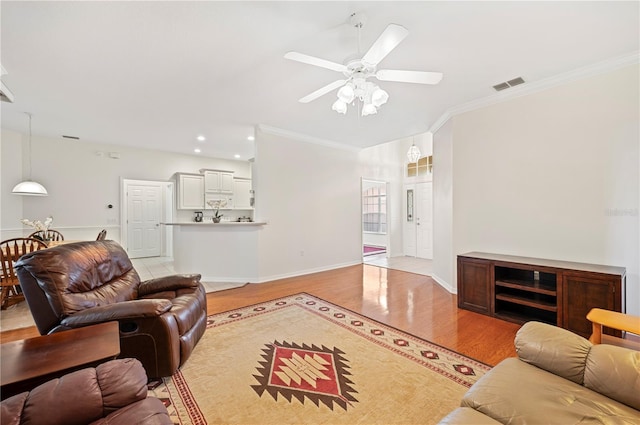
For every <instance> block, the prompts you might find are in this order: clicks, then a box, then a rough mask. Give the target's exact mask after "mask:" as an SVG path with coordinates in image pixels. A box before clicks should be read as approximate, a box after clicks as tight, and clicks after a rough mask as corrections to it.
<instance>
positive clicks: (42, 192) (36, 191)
mask: <svg viewBox="0 0 640 425" xmlns="http://www.w3.org/2000/svg"><path fill="white" fill-rule="evenodd" d="M11 193H14V194H16V195H26V196H47V195H49V193H47V189H45V188H44V186H43V185H41V184H40V183H38V182H34V181H31V180H26V181H23V182H20V183H18V184H17V185H15V187H14V188H13V190H12V191H11Z"/></svg>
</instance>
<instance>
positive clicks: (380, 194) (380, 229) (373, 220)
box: [361, 179, 389, 258]
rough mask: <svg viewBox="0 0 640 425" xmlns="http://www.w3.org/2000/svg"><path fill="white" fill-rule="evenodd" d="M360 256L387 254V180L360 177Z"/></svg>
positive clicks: (386, 255) (385, 255)
mask: <svg viewBox="0 0 640 425" xmlns="http://www.w3.org/2000/svg"><path fill="white" fill-rule="evenodd" d="M361 188H362V197H361V201H362V256H363V258H369V257H372V256H377V257H379V256H384V257H388V256H389V226H388V217H389V214H388V202H387V193H388V190H387V188H388V182H385V181H379V180H366V179H362V184H361Z"/></svg>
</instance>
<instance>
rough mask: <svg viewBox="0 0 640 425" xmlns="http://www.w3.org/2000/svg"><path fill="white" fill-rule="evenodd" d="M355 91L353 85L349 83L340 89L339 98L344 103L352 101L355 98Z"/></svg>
mask: <svg viewBox="0 0 640 425" xmlns="http://www.w3.org/2000/svg"><path fill="white" fill-rule="evenodd" d="M355 96H356V95H355V92H354V91H353V87H351V86H350V85H349V84H347V85H345V86H342V88H341V89H340V90H338V99H340V101H342V102H344V103H351V102H353V99H354V98H355Z"/></svg>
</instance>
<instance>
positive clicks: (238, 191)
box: [233, 178, 253, 209]
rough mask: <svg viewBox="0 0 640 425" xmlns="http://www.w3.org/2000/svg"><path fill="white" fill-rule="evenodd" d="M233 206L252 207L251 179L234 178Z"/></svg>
mask: <svg viewBox="0 0 640 425" xmlns="http://www.w3.org/2000/svg"><path fill="white" fill-rule="evenodd" d="M233 208H235V209H252V208H253V206H252V205H251V180H250V179H241V178H236V179H233Z"/></svg>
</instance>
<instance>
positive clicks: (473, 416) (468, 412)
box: [438, 407, 500, 425]
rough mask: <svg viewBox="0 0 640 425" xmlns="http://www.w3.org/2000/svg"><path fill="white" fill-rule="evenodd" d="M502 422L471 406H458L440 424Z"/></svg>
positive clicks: (490, 423) (479, 424)
mask: <svg viewBox="0 0 640 425" xmlns="http://www.w3.org/2000/svg"><path fill="white" fill-rule="evenodd" d="M499 423H500V422H498V421H496V420H494V419H491V418H490V417H489V416H487V415H483V414H482V413H480V412H478V411H477V410H473V409H471V408H469V407H458V408H457V409H456V410H454V411H452V412H451V413H449V414H448V415H447V416H445V417H444V418H442V419H440V422H438V425H498V424H499Z"/></svg>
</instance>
